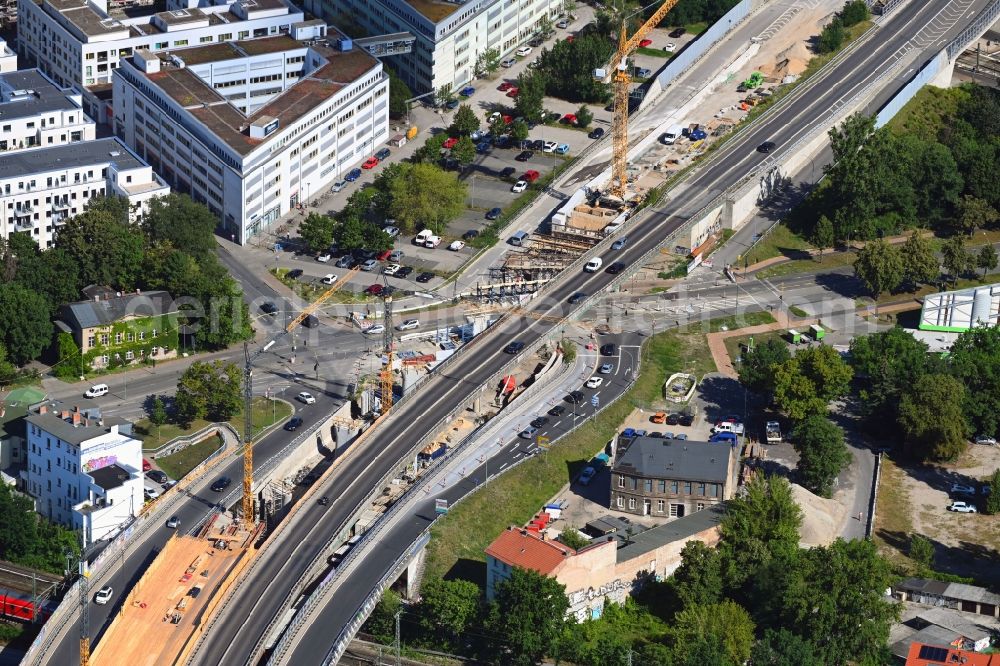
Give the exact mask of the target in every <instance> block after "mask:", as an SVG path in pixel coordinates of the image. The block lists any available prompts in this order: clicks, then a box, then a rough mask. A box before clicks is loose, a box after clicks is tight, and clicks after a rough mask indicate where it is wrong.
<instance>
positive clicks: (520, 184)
mask: <svg viewBox="0 0 1000 666" xmlns="http://www.w3.org/2000/svg"><path fill="white" fill-rule="evenodd" d="M526 189H528V181H526V180H519V181H517V182H516V183H514V187H512V188H510V191H511V192H513V193H515V194H520V193H521V192H524V191H525V190H526Z"/></svg>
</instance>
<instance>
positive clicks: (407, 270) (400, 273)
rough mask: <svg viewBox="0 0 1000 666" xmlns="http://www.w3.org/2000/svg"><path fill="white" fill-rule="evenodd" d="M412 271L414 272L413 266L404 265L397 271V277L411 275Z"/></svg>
mask: <svg viewBox="0 0 1000 666" xmlns="http://www.w3.org/2000/svg"><path fill="white" fill-rule="evenodd" d="M412 272H413V267H411V266H403V267H402V268H400V269H399V270H398V271H396V277H398V278H405V277H409V275H410V273H412Z"/></svg>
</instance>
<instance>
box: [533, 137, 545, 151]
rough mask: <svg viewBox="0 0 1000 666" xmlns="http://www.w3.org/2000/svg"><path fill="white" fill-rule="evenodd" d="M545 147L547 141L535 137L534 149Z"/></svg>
mask: <svg viewBox="0 0 1000 666" xmlns="http://www.w3.org/2000/svg"><path fill="white" fill-rule="evenodd" d="M544 148H545V142H544V141H542V140H541V139H535V140H534V141H532V142H531V149H532V150H543V149H544Z"/></svg>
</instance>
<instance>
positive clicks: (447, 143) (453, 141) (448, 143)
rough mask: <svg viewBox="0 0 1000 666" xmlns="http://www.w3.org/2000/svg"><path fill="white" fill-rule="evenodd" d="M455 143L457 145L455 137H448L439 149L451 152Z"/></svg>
mask: <svg viewBox="0 0 1000 666" xmlns="http://www.w3.org/2000/svg"><path fill="white" fill-rule="evenodd" d="M456 143H458V139H456V138H455V137H449V138H448V139H447V140H446V141H445V142H444V143H443V144H441V147H442V148H444V149H446V150H451V149H452V148H454V147H455V144H456Z"/></svg>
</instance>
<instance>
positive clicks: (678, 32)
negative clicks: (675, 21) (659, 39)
mask: <svg viewBox="0 0 1000 666" xmlns="http://www.w3.org/2000/svg"><path fill="white" fill-rule="evenodd" d="M685 32H687V30H685V29H684V28H675V29H673V30H671V31H670V36H671V37H673V38H674V39H677V38H678V37H683V36H684V33H685Z"/></svg>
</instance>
